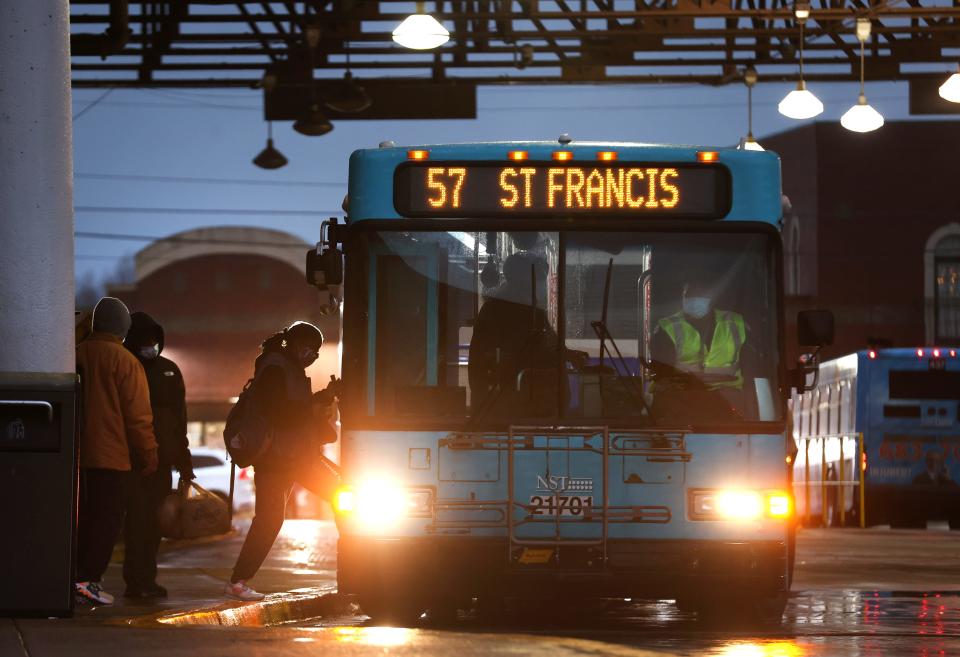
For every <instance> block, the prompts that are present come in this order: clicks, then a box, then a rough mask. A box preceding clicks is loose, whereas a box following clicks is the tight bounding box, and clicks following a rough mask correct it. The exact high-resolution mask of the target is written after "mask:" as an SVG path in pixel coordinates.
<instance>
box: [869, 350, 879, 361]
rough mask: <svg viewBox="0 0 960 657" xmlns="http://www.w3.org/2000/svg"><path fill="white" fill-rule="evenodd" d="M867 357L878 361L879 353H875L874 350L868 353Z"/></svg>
mask: <svg viewBox="0 0 960 657" xmlns="http://www.w3.org/2000/svg"><path fill="white" fill-rule="evenodd" d="M867 356H869V357H870V360H876V359H877V352H876V351H874V350H873V349H871V350H870V351H868V352H867Z"/></svg>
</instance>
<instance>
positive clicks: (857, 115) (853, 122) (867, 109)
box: [840, 18, 883, 132]
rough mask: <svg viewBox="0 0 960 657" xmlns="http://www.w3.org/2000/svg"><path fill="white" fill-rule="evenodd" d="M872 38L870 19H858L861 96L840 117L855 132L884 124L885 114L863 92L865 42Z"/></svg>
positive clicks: (844, 124) (848, 128)
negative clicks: (868, 101) (874, 107)
mask: <svg viewBox="0 0 960 657" xmlns="http://www.w3.org/2000/svg"><path fill="white" fill-rule="evenodd" d="M869 38H870V19H869V18H858V19H857V40H858V41H860V96H859V98H858V99H857V104H856V105H854V106H853V107H851V108H850V109H848V110H847V112H846V114H844V115H843V116H842V117H840V125H842V126H843V127H844V128H846V129H847V130H852V131H853V132H872V131H873V130H876V129H877V128H879V127H881V126H882V125H883V116H882V115H881V114H880V112H878V111H877V110H875V109H873V107H871V106H870V105H869V104H868V103H867V96H866V94H865V93H864V92H863V80H864V68H863V65H864V57H863V50H864V44H866V42H867V39H869Z"/></svg>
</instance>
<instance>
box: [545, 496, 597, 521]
mask: <svg viewBox="0 0 960 657" xmlns="http://www.w3.org/2000/svg"><path fill="white" fill-rule="evenodd" d="M592 506H593V496H590V495H588V496H580V495H531V496H530V515H534V516H555V515H558V514H559V515H561V516H580V515H583V514H584V513H589V512H590V508H591V507H592Z"/></svg>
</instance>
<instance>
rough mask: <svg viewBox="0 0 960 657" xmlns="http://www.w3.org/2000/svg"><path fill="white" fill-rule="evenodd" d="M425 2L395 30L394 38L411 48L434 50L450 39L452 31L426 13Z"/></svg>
mask: <svg viewBox="0 0 960 657" xmlns="http://www.w3.org/2000/svg"><path fill="white" fill-rule="evenodd" d="M424 4H425V3H423V2H417V11H416V13H415V14H410V15H409V16H407V17H406V18H405V19H403V22H402V23H400V25H398V26H397V28H396V29H395V30H394V31H393V40H394V41H396V42H397V43H399V44H400V45H401V46H403V47H404V48H410V49H411V50H433V49H434V48H439V47H440V46H442V45H443V44H445V43H446V42H447V41H449V40H450V32H449V31H448V30H447V28H445V27H444V26H443V25H442V24H441V23H440V21H438V20H437V19H436V18H434V17H433V16H431V15H430V14H428V13H426V11H425V10H424Z"/></svg>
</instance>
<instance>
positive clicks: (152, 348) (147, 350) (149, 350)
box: [140, 344, 160, 358]
mask: <svg viewBox="0 0 960 657" xmlns="http://www.w3.org/2000/svg"><path fill="white" fill-rule="evenodd" d="M140 355H141V356H143V357H144V358H156V357H157V356H159V355H160V345H158V344H151V345H148V346H146V347H140Z"/></svg>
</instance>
